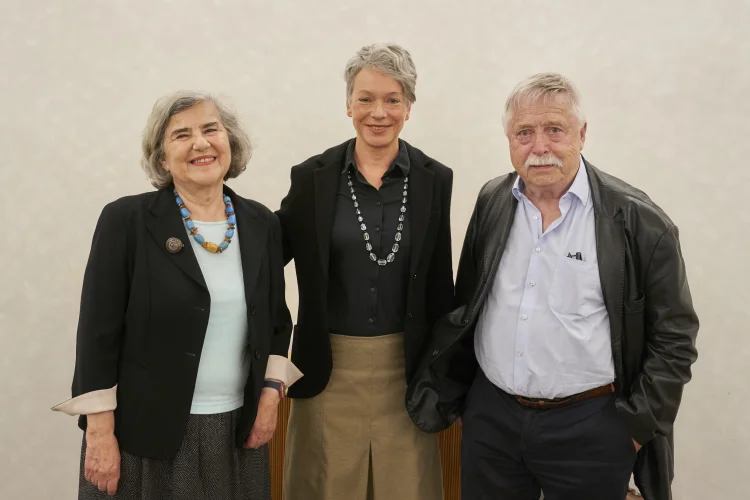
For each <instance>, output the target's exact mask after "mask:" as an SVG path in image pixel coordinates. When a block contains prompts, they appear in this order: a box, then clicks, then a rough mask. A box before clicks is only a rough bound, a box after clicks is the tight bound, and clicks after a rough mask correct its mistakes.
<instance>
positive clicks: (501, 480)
mask: <svg viewBox="0 0 750 500" xmlns="http://www.w3.org/2000/svg"><path fill="white" fill-rule="evenodd" d="M635 457H636V452H635V446H634V445H633V440H632V438H631V437H630V433H629V432H628V429H627V427H626V425H625V421H624V419H623V417H622V415H620V414H619V413H618V412H617V409H616V408H615V398H614V396H613V395H611V394H607V395H603V396H599V397H596V398H592V399H589V400H586V401H582V402H580V403H574V404H572V405H570V406H566V407H563V408H555V409H545V410H540V409H533V408H527V407H524V406H522V405H521V404H520V403H518V401H516V400H515V399H514V398H513V397H511V396H510V395H508V394H506V393H504V392H503V391H501V390H500V389H498V388H497V387H495V386H494V385H493V384H492V383H491V382H490V381H489V380H487V378H486V377H485V376H484V374H483V373H482V371H481V370H479V371H478V373H477V378H476V379H475V381H474V384H473V385H472V388H471V391H470V392H469V396H468V399H467V403H466V408H465V410H464V413H463V434H462V441H461V463H462V464H464V466H463V467H462V469H461V488H462V492H461V497H462V498H464V499H466V500H495V499H497V498H502V499H504V500H531V499H538V498H539V494H540V491H544V498H545V500H623V499H624V498H625V495H626V494H627V491H628V483H629V481H630V474H631V471H632V469H633V463H634V462H635Z"/></svg>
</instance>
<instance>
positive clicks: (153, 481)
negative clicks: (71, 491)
mask: <svg viewBox="0 0 750 500" xmlns="http://www.w3.org/2000/svg"><path fill="white" fill-rule="evenodd" d="M240 413H241V411H240V410H239V409H238V410H234V411H232V412H227V413H218V414H214V415H190V417H189V418H188V422H187V427H186V428H185V437H184V438H183V440H182V445H181V446H180V451H179V452H178V453H177V455H176V456H175V457H174V458H172V459H167V460H158V459H151V458H142V457H138V456H136V455H133V454H131V453H128V452H125V451H121V452H120V460H121V461H120V482H119V484H118V487H117V493H116V494H115V496H113V497H110V496H108V495H107V493H106V492H102V491H99V489H98V488H97V487H96V486H94V485H93V484H91V483H89V482H88V481H86V478H85V477H84V464H85V459H86V435H85V433H84V436H83V444H82V446H81V465H80V475H79V479H78V500H105V499H114V500H270V499H271V475H270V468H269V467H270V466H269V459H268V445H263V446H261V447H260V448H258V449H243V448H238V447H237V446H235V443H234V435H235V434H236V432H237V428H238V426H239V425H240Z"/></svg>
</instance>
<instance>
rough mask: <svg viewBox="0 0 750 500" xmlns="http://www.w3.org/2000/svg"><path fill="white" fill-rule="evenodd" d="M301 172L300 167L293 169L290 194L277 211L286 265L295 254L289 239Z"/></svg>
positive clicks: (299, 187)
mask: <svg viewBox="0 0 750 500" xmlns="http://www.w3.org/2000/svg"><path fill="white" fill-rule="evenodd" d="M299 177H300V172H299V169H298V167H292V171H291V173H290V174H289V180H290V185H289V192H288V193H287V194H286V196H285V197H284V199H283V200H281V206H280V208H279V209H278V210H277V211H276V216H277V217H278V218H279V222H280V223H281V237H282V249H283V256H284V265H287V264H289V262H290V261H291V260H292V259H293V258H294V252H293V248H292V242H291V239H290V238H289V235H290V234H291V231H292V229H291V219H292V211H293V206H294V203H295V201H296V200H297V198H298V197H299V194H300V190H301V185H302V181H301V180H300V178H299Z"/></svg>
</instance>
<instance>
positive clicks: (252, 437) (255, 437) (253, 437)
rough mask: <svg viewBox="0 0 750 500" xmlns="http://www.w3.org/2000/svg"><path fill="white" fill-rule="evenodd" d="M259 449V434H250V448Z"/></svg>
mask: <svg viewBox="0 0 750 500" xmlns="http://www.w3.org/2000/svg"><path fill="white" fill-rule="evenodd" d="M257 447H258V432H257V431H256V432H253V433H252V434H250V448H257Z"/></svg>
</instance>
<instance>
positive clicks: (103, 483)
mask: <svg viewBox="0 0 750 500" xmlns="http://www.w3.org/2000/svg"><path fill="white" fill-rule="evenodd" d="M96 487H97V488H99V491H107V481H106V480H105V479H99V480H98V481H97V482H96Z"/></svg>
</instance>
